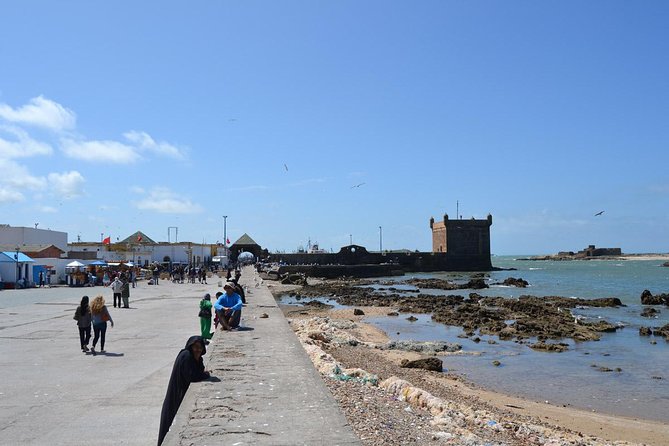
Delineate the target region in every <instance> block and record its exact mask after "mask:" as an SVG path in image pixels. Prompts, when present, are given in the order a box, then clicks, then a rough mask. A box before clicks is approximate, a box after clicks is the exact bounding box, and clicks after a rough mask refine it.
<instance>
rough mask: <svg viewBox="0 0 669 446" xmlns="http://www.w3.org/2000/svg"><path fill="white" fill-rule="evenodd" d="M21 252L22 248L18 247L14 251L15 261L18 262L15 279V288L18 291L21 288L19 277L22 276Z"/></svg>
mask: <svg viewBox="0 0 669 446" xmlns="http://www.w3.org/2000/svg"><path fill="white" fill-rule="evenodd" d="M20 250H21V248H19V247H18V246H17V247H16V249H15V250H14V251H15V253H14V260H16V277H15V278H14V288H15V289H17V288H18V287H19V275H20V273H19V251H20Z"/></svg>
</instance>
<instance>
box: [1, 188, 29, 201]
mask: <svg viewBox="0 0 669 446" xmlns="http://www.w3.org/2000/svg"><path fill="white" fill-rule="evenodd" d="M23 200H25V197H24V196H23V194H22V193H21V192H19V191H17V190H16V189H14V188H11V187H8V186H1V185H0V204H7V203H18V202H19V201H23Z"/></svg>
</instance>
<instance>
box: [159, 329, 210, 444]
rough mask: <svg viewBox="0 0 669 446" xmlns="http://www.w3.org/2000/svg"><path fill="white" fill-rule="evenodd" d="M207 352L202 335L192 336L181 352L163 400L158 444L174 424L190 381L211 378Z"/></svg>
mask: <svg viewBox="0 0 669 446" xmlns="http://www.w3.org/2000/svg"><path fill="white" fill-rule="evenodd" d="M206 353H207V348H206V347H205V345H204V339H202V337H201V336H191V337H190V338H189V339H188V342H186V346H185V347H184V348H183V349H182V350H181V351H180V352H179V354H178V355H177V359H176V360H175V361H174V367H172V375H171V376H170V383H169V384H168V385H167V393H166V394H165V400H164V401H163V409H162V411H161V413H160V430H159V431H158V446H160V445H161V444H162V443H163V440H164V439H165V435H167V432H168V431H169V430H170V426H172V421H174V417H175V415H176V414H177V411H178V410H179V406H180V405H181V401H183V399H184V396H186V391H187V390H188V387H189V386H190V383H194V382H199V381H204V380H205V379H207V378H209V376H210V375H209V372H205V370H204V361H202V356H204V355H205V354H206Z"/></svg>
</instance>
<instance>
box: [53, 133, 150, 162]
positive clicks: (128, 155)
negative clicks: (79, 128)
mask: <svg viewBox="0 0 669 446" xmlns="http://www.w3.org/2000/svg"><path fill="white" fill-rule="evenodd" d="M61 148H62V150H63V152H64V153H65V155H66V156H68V157H70V158H75V159H79V160H83V161H90V162H99V163H115V164H130V163H134V162H135V161H137V160H139V158H140V156H139V154H137V151H136V150H135V148H134V147H131V146H128V145H125V144H122V143H120V142H117V141H75V140H72V139H63V140H61Z"/></svg>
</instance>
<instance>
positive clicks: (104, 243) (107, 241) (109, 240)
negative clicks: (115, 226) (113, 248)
mask: <svg viewBox="0 0 669 446" xmlns="http://www.w3.org/2000/svg"><path fill="white" fill-rule="evenodd" d="M102 244H103V245H111V237H107V238H106V239H104V240H102Z"/></svg>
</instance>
